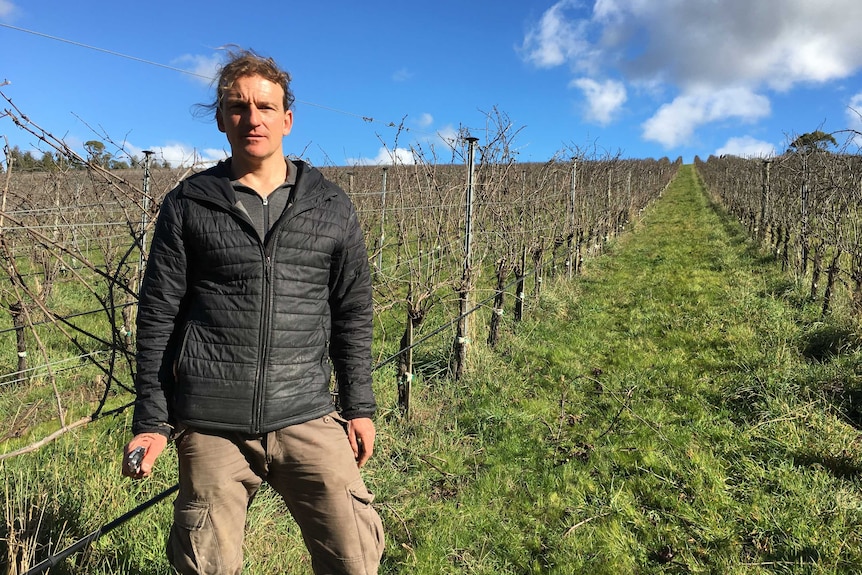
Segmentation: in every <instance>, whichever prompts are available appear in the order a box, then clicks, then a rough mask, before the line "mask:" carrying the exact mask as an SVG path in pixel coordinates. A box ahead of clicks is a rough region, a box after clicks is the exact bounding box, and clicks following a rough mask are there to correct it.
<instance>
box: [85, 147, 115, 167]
mask: <svg viewBox="0 0 862 575" xmlns="http://www.w3.org/2000/svg"><path fill="white" fill-rule="evenodd" d="M84 149H85V150H87V160H89V161H90V162H92V163H93V164H95V165H97V166H102V167H105V168H107V167H108V166H109V165H110V161H111V154H110V153H109V152H106V151H105V144H103V143H102V142H100V141H99V140H88V141H86V142H84Z"/></svg>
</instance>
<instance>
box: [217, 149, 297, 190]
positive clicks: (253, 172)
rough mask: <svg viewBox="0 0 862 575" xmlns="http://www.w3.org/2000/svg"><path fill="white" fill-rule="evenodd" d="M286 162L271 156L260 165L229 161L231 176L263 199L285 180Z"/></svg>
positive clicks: (281, 157)
mask: <svg viewBox="0 0 862 575" xmlns="http://www.w3.org/2000/svg"><path fill="white" fill-rule="evenodd" d="M288 169H289V168H288V162H287V160H285V159H284V157H283V156H280V155H278V156H277V155H273V156H272V157H270V158H267V159H266V160H264V161H262V162H260V163H256V164H253V163H248V162H241V161H240V162H237V159H236V158H233V159H232V160H231V176H232V177H233V179H234V180H236V181H238V182H240V183H241V184H242V185H244V186H248V187H249V188H251V189H253V190H254V191H256V192H257V193H258V195H260V196H261V197H263V198H265V197H267V196H269V194H271V193H272V191H273V190H275V189H276V188H278V187H279V186H280V185H281V184H283V183H284V182H285V181H286V180H287V176H288V172H287V170H288Z"/></svg>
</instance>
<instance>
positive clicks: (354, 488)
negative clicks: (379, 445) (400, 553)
mask: <svg viewBox="0 0 862 575" xmlns="http://www.w3.org/2000/svg"><path fill="white" fill-rule="evenodd" d="M347 491H348V492H349V493H350V497H351V501H352V502H353V514H354V516H355V517H356V528H357V531H358V532H359V540H360V543H361V545H362V556H363V559H364V563H365V571H366V572H367V573H369V574H374V573H377V568H378V566H379V565H380V558H381V557H383V547H384V540H383V522H382V521H380V516H379V515H377V511H375V510H374V507H372V505H371V503H372V502H373V501H374V494H373V493H371V492H370V491H368V488H366V487H365V483H364V482H363V481H362V479H358V480H356V481H354V482H353V483H351V484H349V485H348V486H347Z"/></svg>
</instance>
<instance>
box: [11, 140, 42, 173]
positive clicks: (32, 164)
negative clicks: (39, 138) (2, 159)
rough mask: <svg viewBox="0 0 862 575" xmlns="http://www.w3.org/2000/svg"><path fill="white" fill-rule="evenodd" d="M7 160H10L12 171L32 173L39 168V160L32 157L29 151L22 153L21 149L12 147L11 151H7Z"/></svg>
mask: <svg viewBox="0 0 862 575" xmlns="http://www.w3.org/2000/svg"><path fill="white" fill-rule="evenodd" d="M7 160H12V169H13V170H19V171H22V172H32V171H33V170H37V169H39V167H40V166H39V160H37V159H36V158H34V157H33V153H32V152H30V150H27V151H26V152H22V151H21V148H19V147H18V146H12V149H11V150H9V157H8V158H7Z"/></svg>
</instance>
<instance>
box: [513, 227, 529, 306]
mask: <svg viewBox="0 0 862 575" xmlns="http://www.w3.org/2000/svg"><path fill="white" fill-rule="evenodd" d="M526 272H527V244H524V247H523V249H522V251H521V265H520V266H519V267H516V268H515V277H516V278H518V282H517V284H516V285H517V288H516V290H515V321H521V320H523V319H524V277H525V276H526V275H527V274H526Z"/></svg>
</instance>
